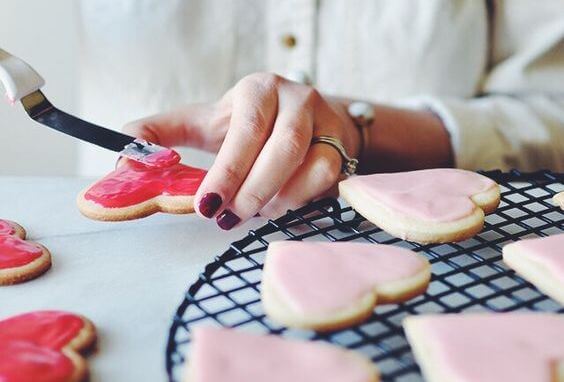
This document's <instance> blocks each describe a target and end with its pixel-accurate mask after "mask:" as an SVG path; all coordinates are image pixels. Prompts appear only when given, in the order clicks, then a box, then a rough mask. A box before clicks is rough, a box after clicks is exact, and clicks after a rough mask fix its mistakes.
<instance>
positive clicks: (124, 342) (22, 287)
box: [0, 177, 265, 382]
mask: <svg viewBox="0 0 564 382" xmlns="http://www.w3.org/2000/svg"><path fill="white" fill-rule="evenodd" d="M88 183H89V181H88V180H84V179H72V178H19V177H0V200H1V201H2V202H1V204H0V218H5V219H9V220H13V221H16V222H18V223H20V224H21V225H22V226H24V227H25V228H26V230H27V232H28V238H29V239H30V240H32V241H37V242H40V243H41V244H44V245H45V246H46V247H47V248H49V250H50V251H51V253H52V255H53V267H52V268H51V270H49V271H48V272H47V273H46V274H44V275H43V276H40V277H39V278H37V279H35V280H32V281H29V282H26V283H23V284H19V285H14V286H6V287H0V319H1V318H5V317H8V316H11V315H14V314H19V313H23V312H27V311H31V310H38V309H61V310H68V311H73V312H76V313H80V314H83V315H85V316H87V317H88V318H90V319H91V320H92V321H93V322H94V323H95V325H96V327H97V328H98V346H97V350H96V351H95V352H93V353H92V354H91V355H90V356H89V357H88V361H89V364H90V374H91V381H92V382H95V381H162V380H165V376H166V374H165V370H164V349H165V344H166V340H167V334H168V329H169V324H170V321H171V319H172V316H173V314H174V312H175V310H176V307H177V305H178V304H179V302H180V301H181V299H182V296H183V294H184V292H185V290H186V288H187V286H188V285H189V284H191V283H192V282H193V281H194V280H195V278H196V277H197V275H198V273H200V272H201V270H203V267H204V265H205V264H207V263H208V262H210V261H212V259H213V258H214V257H215V256H217V255H219V254H221V253H223V252H224V251H225V250H226V249H227V247H228V245H229V243H231V242H233V241H235V240H238V239H239V238H242V237H243V236H245V235H246V233H247V231H248V229H250V228H253V227H258V226H261V225H262V224H264V223H265V220H264V219H260V218H255V219H253V220H252V221H251V222H249V223H247V224H246V225H245V226H244V227H241V228H238V229H235V230H232V231H230V232H223V231H220V230H219V228H217V227H216V226H215V223H214V222H210V221H204V220H203V219H200V218H198V217H196V216H195V215H189V216H186V215H184V216H174V215H165V214H157V215H153V216H151V217H148V218H145V219H141V220H137V221H132V222H122V223H102V222H95V221H91V220H88V219H86V218H85V217H83V216H82V215H81V214H80V213H79V212H78V209H77V208H76V204H75V198H76V195H77V194H78V192H79V191H80V190H81V189H82V188H83V187H84V186H86V185H87V184H88Z"/></svg>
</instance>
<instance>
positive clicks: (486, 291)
mask: <svg viewBox="0 0 564 382" xmlns="http://www.w3.org/2000/svg"><path fill="white" fill-rule="evenodd" d="M483 174H485V175H486V176H489V177H490V178H492V179H494V180H496V181H497V182H498V183H499V184H500V186H501V192H502V200H501V204H500V206H499V208H498V209H497V210H496V211H495V212H494V213H493V214H491V215H488V216H487V217H486V223H485V227H484V230H483V231H482V232H481V233H480V234H478V235H477V236H475V237H474V238H472V239H469V240H466V241H463V242H460V243H449V244H427V245H420V244H416V243H412V242H407V241H403V240H400V239H397V238H394V237H392V236H390V235H388V234H387V233H385V232H383V231H382V230H380V229H379V228H377V227H376V226H374V225H372V224H371V223H370V222H368V221H366V220H365V219H364V218H363V217H362V216H360V215H358V214H356V213H355V211H353V210H352V209H351V208H350V207H347V208H342V207H341V206H340V205H339V202H338V201H337V200H335V199H323V200H320V201H317V202H314V203H311V204H309V205H308V206H306V207H303V208H301V209H298V210H296V211H289V212H288V214H287V215H285V216H283V217H281V218H280V219H277V220H274V221H269V222H268V223H267V224H266V225H265V226H263V227H261V228H259V229H257V230H252V231H250V232H249V234H248V236H247V237H245V238H244V239H242V240H240V241H237V242H234V243H232V244H231V245H230V248H229V249H228V250H227V251H226V252H225V253H223V254H222V255H221V256H219V257H217V258H216V259H215V260H214V262H212V263H210V264H209V265H208V266H207V267H206V268H205V270H204V272H203V273H202V274H201V275H200V276H199V278H198V279H197V280H196V281H195V282H194V283H193V284H192V285H191V286H190V287H189V289H188V291H187V292H186V294H185V296H184V299H183V301H182V302H181V304H180V306H179V307H178V310H177V312H176V314H175V316H174V318H173V321H172V325H171V328H170V331H169V338H168V344H167V349H166V369H167V373H168V376H169V380H170V381H180V380H181V373H182V365H183V363H184V359H185V357H186V355H187V354H188V352H189V347H190V328H191V327H193V326H196V325H219V326H227V327H236V328H239V329H241V330H247V331H250V332H255V333H271V334H278V335H282V336H284V337H288V338H302V339H313V340H322V341H327V342H330V343H333V344H336V345H340V346H342V347H346V348H349V349H355V350H356V351H359V352H361V353H362V354H364V355H365V356H367V357H369V358H371V359H372V360H373V362H375V363H376V364H377V365H378V368H379V369H380V371H381V373H382V380H384V381H420V380H421V375H420V372H419V368H418V366H417V364H416V363H415V361H414V359H413V355H412V354H411V350H410V347H409V344H408V343H407V341H406V339H405V336H404V334H403V330H402V326H401V322H402V319H403V318H404V317H406V316H407V315H412V314H421V313H458V312H469V311H495V312H509V311H515V310H534V311H548V312H558V313H564V308H563V307H562V306H560V305H559V304H558V303H556V302H555V301H553V300H551V299H550V298H548V297H547V296H545V295H544V294H542V293H541V292H539V291H538V290H537V289H536V288H535V287H534V286H533V285H531V284H530V283H528V282H526V281H525V280H523V279H522V278H521V277H519V276H518V275H516V274H515V273H514V272H513V271H512V270H510V269H509V268H508V267H507V266H505V265H504V264H503V262H502V260H501V249H502V247H503V246H504V245H505V244H508V243H510V242H513V241H516V240H520V239H524V238H533V237H540V236H547V235H551V234H557V233H561V232H563V231H564V213H563V212H562V211H561V210H560V209H559V208H557V207H555V206H554V205H553V204H552V201H551V198H552V196H553V195H554V194H555V193H558V192H560V191H564V184H563V183H564V174H554V173H551V172H548V171H542V172H536V173H520V172H518V171H512V172H509V173H502V172H500V171H491V172H484V173H483ZM274 240H317V241H319V240H327V241H340V240H343V241H361V242H362V241H364V242H366V241H368V242H371V243H383V244H394V245H397V246H402V247H406V248H410V249H412V250H414V251H416V252H421V253H422V254H424V255H425V256H427V257H428V259H429V260H430V262H431V264H432V271H433V277H432V280H431V283H430V285H429V288H428V290H427V292H426V293H425V294H424V295H421V296H419V297H417V298H414V299H412V300H410V301H407V302H405V303H402V304H392V305H383V306H378V307H377V308H376V309H375V311H374V313H373V315H372V316H371V317H370V319H369V320H367V321H366V322H364V323H362V324H360V325H357V326H355V327H352V328H349V329H344V330H339V331H335V332H330V333H322V334H321V333H315V332H311V331H304V330H294V329H288V328H285V327H281V326H279V325H277V324H275V323H274V322H272V321H270V320H269V319H268V318H267V317H266V316H265V315H264V313H263V311H262V307H261V304H260V278H261V270H262V265H263V261H264V255H265V250H266V248H267V247H268V243H269V242H271V241H274Z"/></svg>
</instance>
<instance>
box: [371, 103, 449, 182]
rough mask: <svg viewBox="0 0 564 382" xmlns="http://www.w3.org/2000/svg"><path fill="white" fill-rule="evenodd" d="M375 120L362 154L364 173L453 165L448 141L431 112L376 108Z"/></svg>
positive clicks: (445, 133) (441, 125) (445, 132)
mask: <svg viewBox="0 0 564 382" xmlns="http://www.w3.org/2000/svg"><path fill="white" fill-rule="evenodd" d="M374 108H375V116H376V117H375V119H374V122H373V123H372V125H371V126H370V127H369V132H368V134H367V135H368V142H365V146H364V150H363V153H362V155H361V158H362V162H363V163H362V165H361V170H362V172H363V173H373V172H386V171H404V170H416V169H422V168H432V167H451V166H452V165H453V159H452V148H451V144H450V139H449V136H448V133H447V131H446V129H445V128H444V126H443V124H442V122H441V120H440V119H439V118H438V117H437V116H436V115H434V114H433V113H432V112H430V111H426V110H408V109H400V108H394V107H389V106H382V105H375V106H374Z"/></svg>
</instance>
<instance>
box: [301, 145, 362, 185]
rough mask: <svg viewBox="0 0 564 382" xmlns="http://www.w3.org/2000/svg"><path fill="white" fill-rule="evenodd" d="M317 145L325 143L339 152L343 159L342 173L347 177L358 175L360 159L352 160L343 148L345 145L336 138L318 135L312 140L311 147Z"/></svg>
mask: <svg viewBox="0 0 564 382" xmlns="http://www.w3.org/2000/svg"><path fill="white" fill-rule="evenodd" d="M316 143H325V144H327V145H329V146H332V147H334V148H335V149H336V150H337V151H338V152H339V154H340V155H341V158H342V159H343V164H342V166H341V171H342V172H343V173H344V174H345V175H348V176H350V175H354V174H355V173H356V168H357V166H358V159H356V158H351V157H350V156H348V154H347V151H346V150H345V147H344V146H343V143H342V142H341V141H340V140H339V139H337V138H335V137H330V136H328V135H318V136H316V137H313V138H312V139H311V145H315V144H316Z"/></svg>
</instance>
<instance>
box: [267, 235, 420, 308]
mask: <svg viewBox="0 0 564 382" xmlns="http://www.w3.org/2000/svg"><path fill="white" fill-rule="evenodd" d="M266 262H267V266H268V271H269V275H270V277H271V278H270V282H271V285H272V287H273V288H275V289H276V291H277V292H278V293H280V294H281V295H282V296H283V297H284V299H285V301H287V302H288V303H289V304H291V305H292V307H293V308H294V309H295V310H297V311H300V312H302V313H305V314H307V313H312V314H313V313H329V312H334V311H337V310H339V309H341V308H346V307H348V306H350V304H354V303H355V302H357V301H358V300H359V299H361V298H362V297H364V296H366V294H367V293H373V292H374V291H376V292H377V291H378V288H379V287H380V288H381V287H383V286H385V285H386V284H389V283H391V282H394V281H401V280H403V279H406V278H410V277H414V276H416V275H417V274H418V273H420V272H421V271H422V270H423V269H425V268H426V267H427V264H428V263H427V262H426V261H425V260H424V259H423V258H422V257H421V256H419V255H417V254H415V253H413V252H411V251H410V250H407V249H405V248H399V247H393V246H389V245H379V244H368V243H351V242H335V243H329V242H303V241H282V242H275V243H271V244H270V247H269V249H268V254H267V259H266Z"/></svg>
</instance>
